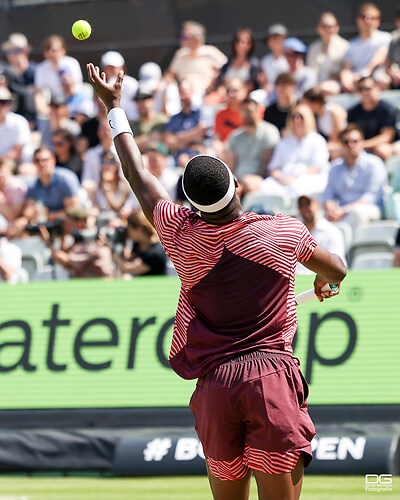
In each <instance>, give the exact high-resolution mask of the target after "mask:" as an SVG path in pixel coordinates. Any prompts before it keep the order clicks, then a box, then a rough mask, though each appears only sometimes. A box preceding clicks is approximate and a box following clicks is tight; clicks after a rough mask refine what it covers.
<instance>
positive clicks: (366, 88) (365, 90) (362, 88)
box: [358, 87, 374, 92]
mask: <svg viewBox="0 0 400 500" xmlns="http://www.w3.org/2000/svg"><path fill="white" fill-rule="evenodd" d="M373 88H374V87H358V91H359V92H370V91H371V90H372V89H373Z"/></svg>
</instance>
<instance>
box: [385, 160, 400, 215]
mask: <svg viewBox="0 0 400 500" xmlns="http://www.w3.org/2000/svg"><path fill="white" fill-rule="evenodd" d="M390 186H391V188H392V192H391V193H390V195H389V197H388V199H387V206H386V207H385V212H386V213H385V215H386V217H387V218H390V219H394V220H398V221H400V166H398V167H397V169H396V170H395V171H394V173H393V175H392V176H391V179H390Z"/></svg>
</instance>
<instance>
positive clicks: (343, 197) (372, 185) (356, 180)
mask: <svg viewBox="0 0 400 500" xmlns="http://www.w3.org/2000/svg"><path fill="white" fill-rule="evenodd" d="M386 185H387V171H386V167H385V164H384V163H383V161H382V160H381V159H380V158H379V157H378V156H376V155H373V154H370V153H366V152H365V151H361V153H360V154H359V156H358V158H357V159H356V161H355V163H354V165H353V167H351V168H349V167H348V165H347V164H346V162H345V160H344V159H343V158H338V159H337V160H334V161H333V162H332V167H331V170H330V171H329V176H328V183H327V185H326V189H325V191H324V193H323V195H322V202H323V203H325V202H326V201H327V200H335V201H337V202H338V203H339V205H340V206H343V205H347V204H348V203H353V202H355V201H358V200H359V201H364V202H365V203H373V204H375V205H378V206H379V207H380V208H383V194H384V193H383V191H384V187H385V186H386Z"/></svg>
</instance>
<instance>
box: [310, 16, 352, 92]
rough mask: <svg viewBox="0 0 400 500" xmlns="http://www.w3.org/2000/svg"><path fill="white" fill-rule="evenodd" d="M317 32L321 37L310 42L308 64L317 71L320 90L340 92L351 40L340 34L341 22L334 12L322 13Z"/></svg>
mask: <svg viewBox="0 0 400 500" xmlns="http://www.w3.org/2000/svg"><path fill="white" fill-rule="evenodd" d="M317 32H318V34H319V36H320V38H319V39H318V40H315V41H314V42H312V43H311V44H310V46H309V48H308V53H307V57H306V64H307V66H309V67H310V68H313V69H314V70H315V71H316V73H317V81H318V89H319V90H321V91H322V92H323V93H324V94H325V95H327V94H338V93H339V92H340V90H341V89H340V83H339V75H340V70H341V68H342V60H343V56H344V55H345V53H346V52H347V49H348V47H349V42H348V41H347V40H345V39H344V38H342V37H341V36H340V35H339V23H338V20H337V19H336V16H335V15H334V14H332V12H323V13H322V14H321V16H320V18H319V21H318V25H317Z"/></svg>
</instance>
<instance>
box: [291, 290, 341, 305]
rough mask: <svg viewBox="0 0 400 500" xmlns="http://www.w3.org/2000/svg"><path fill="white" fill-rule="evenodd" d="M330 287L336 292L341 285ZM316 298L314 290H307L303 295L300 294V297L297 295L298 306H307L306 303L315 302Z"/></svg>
mask: <svg viewBox="0 0 400 500" xmlns="http://www.w3.org/2000/svg"><path fill="white" fill-rule="evenodd" d="M324 286H325V285H324ZM328 286H329V288H330V289H331V290H332V292H336V291H337V289H338V288H339V285H328ZM316 298H317V296H316V295H315V292H314V288H310V290H306V291H305V292H302V293H299V294H298V295H296V297H295V301H296V306H300V305H302V304H305V303H306V302H310V301H311V300H314V299H316Z"/></svg>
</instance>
